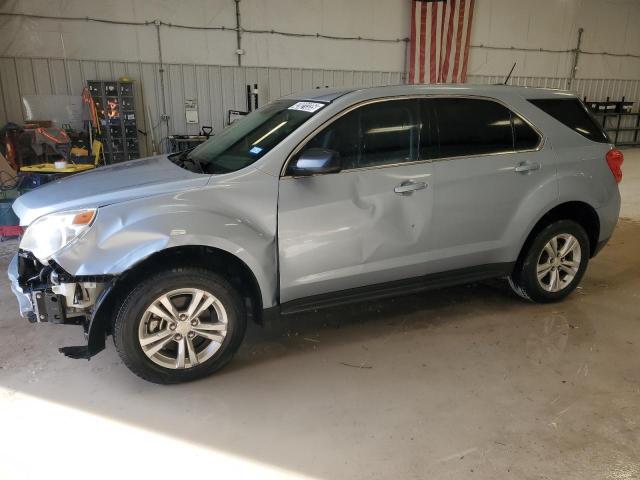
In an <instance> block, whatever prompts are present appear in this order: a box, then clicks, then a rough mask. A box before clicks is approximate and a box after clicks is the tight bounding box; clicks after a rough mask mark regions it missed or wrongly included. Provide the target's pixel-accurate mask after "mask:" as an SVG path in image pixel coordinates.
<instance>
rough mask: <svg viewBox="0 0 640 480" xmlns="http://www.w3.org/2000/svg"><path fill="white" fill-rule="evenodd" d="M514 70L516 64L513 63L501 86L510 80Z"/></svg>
mask: <svg viewBox="0 0 640 480" xmlns="http://www.w3.org/2000/svg"><path fill="white" fill-rule="evenodd" d="M514 68H516V62H513V67H511V70H509V75H507V78H505V79H504V83H503V85H506V84H507V82H508V81H509V79H510V78H511V74H512V73H513V69H514Z"/></svg>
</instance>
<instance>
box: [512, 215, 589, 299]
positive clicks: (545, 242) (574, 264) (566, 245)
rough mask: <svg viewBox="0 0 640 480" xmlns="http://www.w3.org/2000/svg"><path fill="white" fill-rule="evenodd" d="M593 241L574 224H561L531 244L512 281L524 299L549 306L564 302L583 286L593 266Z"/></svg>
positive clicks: (545, 232)
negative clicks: (585, 274) (591, 252)
mask: <svg viewBox="0 0 640 480" xmlns="http://www.w3.org/2000/svg"><path fill="white" fill-rule="evenodd" d="M589 251H590V250H589V237H588V236H587V234H586V232H585V231H584V228H582V226H580V225H579V224H578V223H576V222H574V221H572V220H558V221H556V222H553V223H551V224H550V225H548V226H546V227H545V228H544V229H542V230H541V231H540V232H539V233H538V234H537V235H536V237H535V238H534V239H533V241H532V242H530V244H529V246H528V249H527V250H526V251H525V252H523V255H522V256H521V258H520V259H519V260H518V262H517V263H516V266H515V268H514V272H513V274H512V275H511V277H510V278H509V283H510V285H511V288H512V289H513V291H514V292H515V293H516V294H518V295H519V296H520V297H522V298H525V299H527V300H531V301H534V302H540V303H546V302H553V301H557V300H561V299H563V298H565V297H566V296H567V295H569V294H570V293H571V292H572V291H573V290H574V289H575V288H576V287H577V286H578V284H579V283H580V280H581V279H582V276H583V275H584V272H585V270H586V268H587V264H588V262H589Z"/></svg>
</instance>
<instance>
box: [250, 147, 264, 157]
mask: <svg viewBox="0 0 640 480" xmlns="http://www.w3.org/2000/svg"><path fill="white" fill-rule="evenodd" d="M261 151H262V147H253V148H252V149H251V150H249V153H253V154H254V155H258V154H259V153H260V152H261Z"/></svg>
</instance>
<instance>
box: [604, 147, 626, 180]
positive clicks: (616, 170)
mask: <svg viewBox="0 0 640 480" xmlns="http://www.w3.org/2000/svg"><path fill="white" fill-rule="evenodd" d="M605 159H606V160H607V165H609V169H610V170H611V173H613V178H615V179H616V183H620V182H621V181H622V162H624V155H623V154H622V152H621V151H620V150H618V149H617V148H612V149H611V150H609V151H608V152H607V155H606V156H605Z"/></svg>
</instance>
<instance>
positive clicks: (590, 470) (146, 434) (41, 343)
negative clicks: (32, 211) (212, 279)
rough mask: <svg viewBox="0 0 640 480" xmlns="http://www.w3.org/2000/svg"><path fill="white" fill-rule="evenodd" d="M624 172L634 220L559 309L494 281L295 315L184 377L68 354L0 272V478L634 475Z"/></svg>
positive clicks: (253, 333) (638, 351)
mask: <svg viewBox="0 0 640 480" xmlns="http://www.w3.org/2000/svg"><path fill="white" fill-rule="evenodd" d="M625 167H626V168H625V175H626V176H625V180H624V183H623V195H624V198H625V204H624V206H623V214H622V215H623V216H624V215H626V216H628V217H631V219H625V220H621V222H620V224H619V226H618V229H617V231H616V233H615V236H614V237H613V239H612V240H611V242H610V244H609V246H608V247H607V248H606V249H605V250H604V251H603V252H602V254H600V255H599V256H598V257H597V258H596V259H595V260H594V261H593V262H592V264H591V266H590V267H589V270H588V272H587V275H586V277H585V279H584V281H583V283H582V286H581V288H580V289H579V290H577V291H576V292H575V294H574V295H572V296H571V297H570V298H569V299H568V300H566V301H564V302H563V303H559V304H554V305H543V306H541V305H531V304H526V303H523V302H521V301H519V300H518V299H517V298H515V297H514V296H513V295H511V294H510V292H509V291H508V289H507V288H506V287H505V286H504V284H502V283H501V282H489V283H483V284H479V285H473V286H462V287H456V288H450V289H446V290H442V291H436V292H429V293H424V294H420V295H412V296H409V297H405V298H399V299H395V300H388V301H380V302H371V303H368V304H365V305H356V306H350V307H346V308H339V309H332V310H328V311H322V312H318V313H314V314H308V315H300V316H297V317H294V318H288V319H286V320H281V321H279V322H277V323H275V324H271V325H269V326H268V327H266V328H264V329H261V328H259V327H255V326H254V327H251V328H250V330H249V332H248V337H247V339H246V341H245V343H244V345H243V347H242V348H241V349H240V351H239V354H238V355H237V357H236V358H235V359H234V361H233V362H232V364H231V365H230V366H229V367H228V368H226V369H225V370H224V371H223V372H221V373H220V374H218V375H215V376H213V377H210V378H208V379H205V380H203V381H199V382H195V383H191V384H186V385H179V386H172V387H161V386H157V385H152V384H149V383H145V382H143V381H142V380H139V379H138V378H137V377H134V376H133V375H131V374H130V373H129V372H128V371H127V370H126V369H125V367H124V366H123V365H122V363H121V362H120V360H119V358H118V357H117V355H116V352H115V350H114V348H113V346H112V343H111V342H109V344H108V347H107V350H106V351H104V352H102V353H101V354H100V355H98V356H97V357H95V358H94V359H93V360H91V361H90V362H86V361H79V360H69V359H66V358H64V357H63V356H61V355H60V354H58V353H57V348H58V347H59V346H62V345H70V344H75V343H76V342H80V341H81V340H82V335H81V332H80V331H78V329H77V328H74V327H61V326H51V325H46V324H43V325H36V326H33V325H29V324H27V323H26V322H25V321H22V320H20V319H18V314H17V311H16V304H15V302H14V299H13V298H12V297H11V294H10V292H9V290H8V285H7V281H6V280H5V277H4V275H0V307H1V308H0V426H1V428H2V440H0V478H3V479H5V478H20V479H23V478H38V479H41V478H59V477H61V476H62V475H64V476H65V477H70V476H77V475H83V478H91V479H94V478H114V475H119V476H120V477H122V478H132V476H133V475H137V474H140V475H145V478H150V476H151V475H153V474H156V473H157V474H161V475H162V476H163V478H167V477H170V476H171V475H181V476H185V475H186V476H193V475H198V476H199V477H201V476H203V475H204V476H205V477H207V478H216V477H217V478H319V479H339V478H349V479H376V478H381V479H382V478H396V479H410V478H421V479H422V478H429V479H435V478H438V479H459V478H480V479H491V480H494V479H497V478H514V479H519V480H520V479H563V480H566V479H579V480H584V479H592V478H598V479H631V478H640V309H639V308H638V301H639V294H640V254H639V253H638V252H639V251H638V238H640V198H639V197H638V193H639V192H640V151H635V152H632V151H627V164H626V165H625ZM634 178H635V180H633V181H630V179H634ZM633 182H635V183H633ZM634 195H635V196H634ZM627 199H635V200H633V202H638V203H637V204H634V203H633V202H631V203H629V202H628V201H627ZM636 213H637V216H636ZM15 248H16V244H15V242H5V243H2V244H0V269H2V270H4V269H5V268H6V264H7V262H8V259H9V255H10V254H11V253H12V252H13V251H14V250H15ZM360 367H361V368H360ZM231 475H233V477H231Z"/></svg>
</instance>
